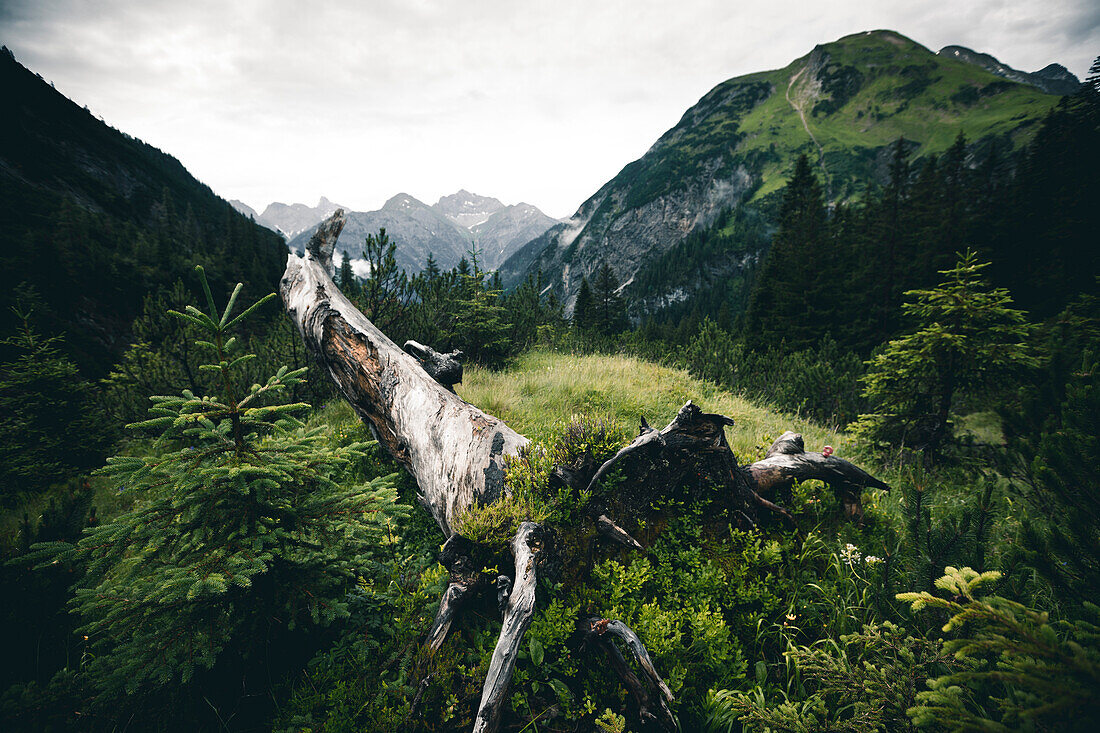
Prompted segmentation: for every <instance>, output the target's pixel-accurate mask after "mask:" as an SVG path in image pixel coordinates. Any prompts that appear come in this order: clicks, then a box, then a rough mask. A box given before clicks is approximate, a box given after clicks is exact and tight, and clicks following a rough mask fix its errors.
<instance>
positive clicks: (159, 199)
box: [0, 48, 286, 375]
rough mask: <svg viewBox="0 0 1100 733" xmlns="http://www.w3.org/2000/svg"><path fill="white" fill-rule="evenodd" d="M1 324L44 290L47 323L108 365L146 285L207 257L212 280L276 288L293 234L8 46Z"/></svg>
mask: <svg viewBox="0 0 1100 733" xmlns="http://www.w3.org/2000/svg"><path fill="white" fill-rule="evenodd" d="M0 88H2V89H3V90H4V102H5V110H4V114H3V115H0V266H2V267H3V269H4V272H5V277H6V280H7V282H8V283H9V287H8V288H6V289H5V292H4V293H3V294H0V333H2V334H7V333H8V332H10V328H11V324H10V323H9V322H8V321H9V320H10V315H11V314H10V310H9V306H10V305H11V304H12V303H13V301H14V298H15V297H16V296H15V294H14V291H15V290H16V288H17V287H18V286H19V285H21V284H25V285H27V286H30V287H32V288H33V289H34V290H35V292H36V293H37V296H38V298H39V299H40V301H41V302H40V303H39V305H38V306H37V309H36V311H37V312H36V316H37V320H38V323H39V327H40V328H42V329H43V330H45V331H47V332H51V333H58V332H65V333H66V346H67V348H68V350H69V351H70V352H71V353H72V355H73V356H74V357H75V359H76V360H77V363H78V364H79V365H80V367H81V369H82V370H83V371H84V372H86V373H87V374H90V375H98V374H102V373H103V372H104V371H105V369H106V368H107V367H108V366H110V364H111V363H113V361H114V359H115V358H116V357H117V356H118V354H119V352H120V350H121V349H122V348H124V347H125V346H126V345H127V344H128V341H129V336H128V330H129V327H130V324H131V322H132V321H133V319H134V317H135V315H137V314H138V313H139V312H140V310H141V304H142V299H143V297H144V296H145V295H146V294H147V293H149V292H152V291H156V290H158V289H159V288H162V287H165V286H168V285H170V284H171V283H173V282H174V281H175V280H176V279H177V278H180V277H183V278H184V279H185V281H186V282H187V283H189V284H192V283H193V282H194V279H193V273H192V270H193V268H194V266H195V265H196V264H202V265H203V266H204V267H205V268H206V270H207V273H208V276H209V277H210V280H211V283H212V286H213V287H215V288H217V289H219V290H224V289H226V288H227V287H232V284H234V283H236V282H237V281H242V282H244V283H245V284H246V289H247V290H246V292H247V293H249V294H251V296H253V297H254V296H257V295H260V294H264V293H267V292H270V291H271V290H273V289H274V288H275V285H276V283H277V282H278V279H279V276H280V274H281V272H282V268H283V265H284V263H285V258H286V247H285V245H284V243H283V240H282V238H281V237H280V236H279V235H278V234H275V233H274V232H271V231H269V230H267V229H265V228H263V227H261V226H259V225H257V224H254V223H252V222H250V221H249V220H248V219H246V218H245V217H243V216H242V215H241V214H239V213H238V212H237V211H235V210H234V209H233V207H232V206H230V204H228V203H227V202H226V201H224V200H222V199H220V198H218V197H217V196H216V195H214V193H213V192H212V191H211V190H210V189H209V188H208V187H207V186H205V185H203V184H202V183H200V182H199V181H197V180H195V178H194V177H193V176H191V174H190V173H188V172H187V170H186V169H185V168H184V167H183V166H182V165H181V164H180V162H179V161H178V160H176V159H175V158H173V157H171V156H169V155H166V154H165V153H163V152H161V151H160V150H157V149H156V148H154V147H152V146H150V145H147V144H145V143H143V142H141V141H140V140H137V139H135V138H132V137H130V136H129V135H126V134H125V133H122V132H119V131H118V130H115V129H113V128H111V127H108V126H107V125H106V124H104V123H103V122H101V121H100V120H98V119H96V118H95V117H94V116H92V114H91V113H90V112H89V111H88V110H87V109H82V108H80V107H78V106H77V105H76V104H74V103H73V102H71V101H70V100H68V99H66V98H65V97H64V96H63V95H62V94H60V93H59V92H57V91H56V90H54V89H53V88H52V86H51V85H50V84H48V83H46V82H45V81H44V80H43V79H42V78H41V77H39V76H38V75H36V74H34V73H32V72H31V71H29V70H27V69H26V68H24V67H23V66H22V65H20V64H19V63H18V62H17V61H16V60H15V58H14V57H13V56H12V54H11V53H10V52H9V51H8V50H7V49H6V48H5V49H3V51H2V53H0Z"/></svg>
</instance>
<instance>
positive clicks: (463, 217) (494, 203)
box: [432, 188, 504, 229]
mask: <svg viewBox="0 0 1100 733" xmlns="http://www.w3.org/2000/svg"><path fill="white" fill-rule="evenodd" d="M432 208H433V209H435V210H436V211H438V212H439V213H440V214H443V216H445V217H447V218H448V219H450V220H451V221H453V222H454V223H455V224H457V225H458V226H460V227H462V228H463V229H470V228H472V227H475V226H477V225H478V224H484V223H485V222H486V221H488V220H489V217H490V216H492V215H493V214H495V213H496V212H498V211H500V210H501V209H503V208H504V204H502V203H501V202H500V201H499V200H497V199H495V198H493V197H491V196H478V195H477V194H476V193H470V192H469V191H467V190H466V189H464V188H463V189H460V190H459V191H458V192H457V193H452V194H451V195H450V196H443V197H441V198H440V199H439V201H437V202H436V203H435V205H434V206H432Z"/></svg>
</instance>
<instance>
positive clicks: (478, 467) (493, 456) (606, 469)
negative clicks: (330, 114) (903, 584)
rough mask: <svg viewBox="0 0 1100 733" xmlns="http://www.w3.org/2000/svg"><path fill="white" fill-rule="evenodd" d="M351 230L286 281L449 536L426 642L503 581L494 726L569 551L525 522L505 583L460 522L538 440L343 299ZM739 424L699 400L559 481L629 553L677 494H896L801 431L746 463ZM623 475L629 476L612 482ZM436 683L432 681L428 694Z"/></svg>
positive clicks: (632, 680) (487, 702) (499, 489)
mask: <svg viewBox="0 0 1100 733" xmlns="http://www.w3.org/2000/svg"><path fill="white" fill-rule="evenodd" d="M343 226H344V212H343V211H338V212H336V214H334V215H333V216H332V217H331V218H330V219H328V220H327V221H325V222H324V223H323V224H322V225H321V226H320V227H319V228H318V230H317V232H316V233H315V234H314V236H313V237H312V239H311V240H310V242H309V245H308V246H307V249H306V252H305V253H304V254H303V256H301V257H298V256H295V255H293V254H291V255H290V257H289V260H288V262H287V268H286V272H285V274H284V275H283V280H282V283H281V286H280V290H281V293H282V297H283V301H284V302H285V304H286V308H287V311H288V312H289V314H290V315H291V317H292V319H293V320H294V322H295V324H297V326H298V329H299V331H300V332H301V334H302V337H303V339H304V341H305V343H306V345H307V347H308V348H309V349H310V350H311V352H312V353H313V355H314V356H315V357H316V359H317V360H318V362H319V363H320V364H321V365H322V367H323V368H324V369H325V370H326V371H327V372H328V374H329V375H330V376H331V377H332V379H333V381H335V383H336V385H337V387H338V388H339V390H340V392H341V394H343V396H344V398H345V399H347V401H348V402H349V403H350V404H351V406H352V407H353V409H354V410H355V411H356V413H357V414H358V415H359V416H360V417H361V418H362V419H363V421H364V422H366V423H367V424H368V425H369V426H370V427H371V430H372V432H373V433H374V435H375V436H376V437H377V438H378V440H379V442H380V443H381V444H382V445H383V446H384V447H385V448H386V449H387V450H388V451H389V452H390V454H391V455H393V457H394V458H395V459H396V460H398V461H399V462H400V463H401V464H403V465H404V466H405V467H406V468H407V469H408V470H409V471H410V472H411V473H412V475H413V476H414V477H415V479H416V481H417V485H418V487H419V498H420V501H421V502H422V503H423V504H424V506H425V507H426V508H427V509H428V510H429V511H430V512H431V513H432V516H433V517H435V520H436V522H438V524H439V527H440V529H442V530H443V533H444V535H445V536H446V537H447V538H448V539H447V542H446V543H444V546H443V550H442V553H441V556H440V562H441V563H443V565H444V566H445V567H446V568H447V570H448V571H449V572H450V582H449V583H448V586H447V589H446V591H445V592H444V595H443V598H442V599H441V601H440V606H439V611H438V613H437V615H436V619H435V622H434V623H433V624H432V627H431V629H430V630H429V632H428V638H427V642H426V643H427V645H428V646H429V647H431V648H434V649H438V648H439V647H440V646H441V645H442V644H443V641H444V639H445V638H446V636H447V632H448V630H449V629H450V628H451V626H452V624H453V622H454V620H455V618H456V617H457V615H458V613H459V612H460V610H461V607H462V605H463V604H464V603H465V602H466V601H467V600H468V599H469V598H470V597H471V596H473V595H476V594H478V593H480V592H482V591H483V590H488V589H489V588H492V587H494V585H495V587H496V590H497V594H498V596H497V597H498V601H499V603H500V604H501V609H502V613H503V624H502V628H501V632H500V637H499V639H498V641H497V645H496V648H495V649H494V651H493V656H492V659H491V660H490V664H489V671H488V673H487V676H486V680H485V685H484V687H483V690H482V697H481V704H480V706H479V710H478V713H477V717H476V719H475V724H474V730H475V731H477V732H479V733H493V731H496V730H497V728H498V727H499V724H500V719H501V714H502V707H503V704H504V701H505V699H506V696H507V691H508V686H509V683H510V681H511V677H512V672H513V669H514V667H515V663H516V657H517V654H518V651H519V648H520V643H521V641H522V639H523V635H524V633H525V632H526V630H527V628H528V626H529V625H530V623H531V618H532V615H533V613H534V608H535V588H536V578H537V573H538V568H539V567H540V566H542V565H543V563H544V560H545V559H546V557H547V556H555V557H557V556H558V554H557V553H556V550H555V549H553V548H550V547H549V544H550V538H551V537H552V536H553V534H554V533H553V531H552V530H548V529H547V528H544V527H542V526H540V525H538V524H536V523H534V522H529V521H528V522H523V523H522V524H521V525H520V527H519V529H518V531H517V532H516V534H515V537H514V538H513V540H512V543H511V551H512V555H513V558H514V561H515V573H514V576H513V579H512V580H509V579H508V578H507V577H506V576H503V575H501V576H498V577H497V578H496V580H495V583H494V582H492V578H491V576H488V575H486V574H485V572H484V570H483V567H484V563H482V562H481V559H483V558H482V556H481V554H482V553H481V552H480V549H479V548H478V547H477V546H475V545H474V544H473V543H471V542H470V541H469V540H468V539H466V538H464V537H462V536H461V535H458V534H456V533H455V523H456V521H457V520H458V518H459V517H460V516H461V515H462V513H463V512H464V511H466V510H467V509H468V508H470V507H471V506H474V505H475V504H489V503H492V502H494V501H496V500H497V499H499V498H500V497H501V496H502V495H504V494H505V493H506V492H507V491H508V488H507V486H505V481H504V478H505V477H504V468H505V464H504V458H505V457H506V456H515V455H518V454H519V451H520V450H521V449H522V448H523V447H524V446H526V445H527V442H528V441H527V439H526V438H524V437H523V436H522V435H520V434H518V433H516V432H515V431H514V430H512V429H511V428H509V427H508V426H507V425H505V424H504V423H503V422H502V421H500V420H498V419H497V418H495V417H492V416H491V415H486V414H485V413H484V412H482V411H481V410H479V409H477V408H476V407H474V406H473V405H470V404H467V403H466V402H464V401H463V400H462V399H460V398H459V397H458V396H457V395H455V394H454V392H453V391H452V386H453V384H454V383H456V382H457V381H459V380H460V379H461V364H460V362H459V361H458V358H459V357H460V356H461V354H459V353H457V352H456V353H453V354H439V353H437V352H435V351H434V350H433V349H431V348H430V347H428V346H424V345H422V344H417V343H415V342H408V343H406V345H405V347H406V350H407V351H409V352H411V353H412V354H414V355H415V356H416V357H417V358H418V359H419V360H420V361H417V359H414V358H413V357H412V356H410V355H409V353H406V351H403V350H402V349H400V348H399V347H398V346H397V345H396V344H394V343H393V342H392V341H390V339H389V338H387V337H386V336H385V335H384V334H383V333H382V332H381V331H379V330H378V329H377V328H376V327H375V326H374V324H372V323H371V322H370V321H369V320H368V319H367V318H366V317H365V316H363V314H362V313H360V312H359V311H358V310H357V309H356V308H355V306H354V305H352V304H351V302H349V301H348V300H347V298H345V297H344V296H343V295H342V294H341V293H340V291H339V290H338V289H337V287H336V286H335V284H334V283H333V281H332V278H331V276H330V272H329V271H330V269H331V264H332V254H333V249H334V247H335V244H336V238H337V237H338V236H339V234H340V231H341V230H342V229H343ZM429 372H431V374H429ZM433 376H434V377H436V378H433ZM732 424H733V420H732V419H730V418H728V417H725V416H723V415H715V414H708V413H704V412H703V411H702V410H700V409H699V408H698V407H697V406H695V405H693V404H692V403H691V402H688V403H687V404H686V405H684V406H683V407H682V408H681V409H680V411H679V413H678V414H677V415H676V417H675V418H674V419H673V420H672V422H670V423H669V424H668V426H667V427H665V428H664V429H662V430H659V431H658V430H654V429H653V428H650V427H649V426H648V425H647V424H646V423H645V420H644V419H643V420H642V429H641V434H640V435H639V436H638V437H637V438H636V439H635V440H634V441H633V442H631V443H630V445H628V446H626V447H625V448H623V449H622V450H620V451H619V452H618V453H617V454H616V455H615V456H614V457H612V458H611V459H610V460H608V461H606V462H605V463H604V464H603V465H600V466H598V467H597V466H596V465H595V461H594V460H593V459H592V458H591V456H590V455H587V454H586V457H585V458H584V459H582V460H580V461H579V462H578V463H577V464H576V465H572V466H559V467H558V468H557V469H555V471H554V472H553V474H552V477H551V479H552V481H560V482H563V483H566V484H568V485H570V486H572V487H573V488H575V489H576V490H578V491H579V490H582V489H587V490H588V491H590V492H592V497H593V498H592V500H591V502H590V504H589V508H588V510H587V511H588V512H589V519H591V520H592V521H593V522H594V523H595V526H596V528H597V531H598V533H599V534H600V535H601V536H603V537H605V538H607V539H609V540H612V541H614V542H616V543H618V544H619V545H621V546H623V547H625V548H627V549H628V550H631V551H644V548H643V546H642V544H641V543H639V542H638V541H637V540H636V539H635V538H634V537H633V536H631V535H630V533H629V532H628V531H627V530H626V529H624V528H623V526H620V522H623V523H625V524H627V526H630V524H629V522H631V521H634V520H636V519H640V518H643V516H644V515H645V513H646V512H649V511H651V509H652V506H653V504H654V502H655V501H658V500H660V499H662V498H673V496H674V494H676V495H677V498H683V499H699V498H702V497H704V496H707V497H709V498H710V499H714V497H715V496H717V497H718V498H717V499H716V500H717V501H720V502H722V503H724V504H725V505H726V508H727V509H728V510H729V511H730V513H731V516H732V517H734V518H735V520H736V521H738V523H740V524H744V525H747V526H751V525H755V524H756V523H757V521H758V519H759V510H760V509H766V510H768V511H769V512H772V513H775V514H778V515H780V516H782V517H784V518H785V519H787V520H791V519H792V518H791V515H790V514H789V513H788V512H787V511H786V510H785V509H783V508H782V507H779V506H777V505H776V504H774V503H773V502H772V501H770V500H769V499H767V498H765V496H764V494H767V495H773V494H774V493H775V491H776V489H778V488H779V487H781V486H783V485H789V484H790V483H791V482H792V481H793V480H795V479H808V478H819V479H822V480H824V481H826V482H828V483H830V484H831V485H832V486H833V487H834V489H836V490H837V491H838V493H839V494H842V497H843V498H844V500H845V507H846V511H848V513H849V514H850V515H852V516H857V515H858V516H862V511H861V510H860V511H856V510H854V509H849V505H850V504H852V502H854V506H855V507H857V508H858V502H859V491H860V489H862V488H863V487H864V486H877V487H882V488H886V485H885V484H883V483H882V482H880V481H877V480H876V479H874V478H873V477H871V476H870V475H868V474H867V473H865V472H863V471H861V470H860V469H858V468H856V467H855V466H853V465H852V464H850V463H848V462H847V461H843V460H840V459H836V458H831V457H829V456H825V455H822V454H811V453H806V452H805V450H804V449H803V446H802V438H801V436H798V435H795V434H794V433H786V434H784V436H783V437H782V438H780V439H779V440H778V441H776V443H775V445H773V446H772V448H771V450H769V451H768V455H767V456H766V457H765V459H764V460H762V461H759V462H757V463H754V464H752V465H750V466H745V467H739V466H738V465H737V460H736V458H735V457H734V455H733V452H732V451H731V450H730V446H729V444H728V443H727V442H726V436H725V427H726V426H728V425H732ZM614 475H618V476H619V477H620V478H621V479H622V480H621V481H619V482H618V483H614V482H611V481H609V479H611V477H612V476H614ZM612 488H613V490H611V489H612ZM716 489H717V491H718V493H717V495H716V494H715V493H714V492H715V490H716ZM853 497H854V498H853ZM624 520H626V521H625V522H624ZM636 526H637V525H636ZM581 628H582V630H583V631H584V632H585V634H586V638H587V639H589V640H592V639H594V640H595V641H596V643H597V644H598V645H599V646H601V647H602V648H603V649H604V650H605V652H606V653H607V654H608V656H609V658H610V662H611V665H612V668H613V669H614V670H615V671H616V672H617V674H618V675H619V676H620V678H621V679H622V680H623V683H624V684H625V685H626V686H627V687H628V688H629V689H630V691H631V693H632V694H633V696H634V697H635V699H636V701H637V703H638V707H639V710H640V714H641V716H642V717H643V718H645V719H647V720H650V721H653V722H655V723H656V724H658V725H660V726H661V727H662V728H664V729H666V730H670V731H671V730H675V729H676V728H677V723H676V719H675V717H674V716H673V715H672V712H671V709H670V707H669V704H670V703H671V702H672V693H671V692H670V691H669V689H668V686H667V685H665V683H664V681H663V680H662V679H661V677H660V675H659V674H658V672H657V670H656V668H655V667H654V665H653V662H652V660H651V659H650V657H649V654H648V653H647V652H646V650H645V647H644V646H643V645H642V642H641V640H640V639H639V638H638V636H637V635H636V634H635V633H634V632H633V631H631V630H630V628H629V627H627V626H626V625H625V624H623V623H622V622H621V621H616V620H608V619H588V620H587V621H582V622H581ZM612 636H615V637H618V638H620V639H621V640H622V641H623V642H624V643H625V644H626V645H627V648H628V649H629V650H630V652H631V654H632V656H633V657H634V660H635V663H636V664H637V665H638V666H639V668H640V669H641V670H642V675H643V677H644V679H645V682H644V683H643V682H642V680H640V679H639V678H638V676H637V675H636V674H634V672H633V671H632V670H631V668H630V665H629V664H628V663H627V662H626V660H625V658H624V657H623V655H622V653H621V651H620V650H619V648H618V647H617V646H616V645H615V644H614V643H613V642H612V641H611V638H610V637H612ZM426 683H427V680H424V681H423V682H422V683H421V685H420V688H419V691H418V693H417V701H418V700H419V698H420V696H421V695H422V694H423V691H424V687H425V685H426ZM414 706H415V705H414Z"/></svg>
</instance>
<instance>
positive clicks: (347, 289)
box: [337, 255, 358, 298]
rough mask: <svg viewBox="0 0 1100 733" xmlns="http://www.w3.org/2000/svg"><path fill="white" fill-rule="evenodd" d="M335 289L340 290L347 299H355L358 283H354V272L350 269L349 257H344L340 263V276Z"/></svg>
mask: <svg viewBox="0 0 1100 733" xmlns="http://www.w3.org/2000/svg"><path fill="white" fill-rule="evenodd" d="M337 283H338V285H337V287H339V288H340V292H342V293H343V294H344V295H346V296H347V297H349V298H353V297H355V295H357V293H356V292H355V291H356V290H358V288H357V287H356V286H357V285H358V283H357V282H356V281H355V272H354V271H352V269H351V257H348V256H347V255H344V259H343V260H341V261H340V275H339V279H338V280H337Z"/></svg>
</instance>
